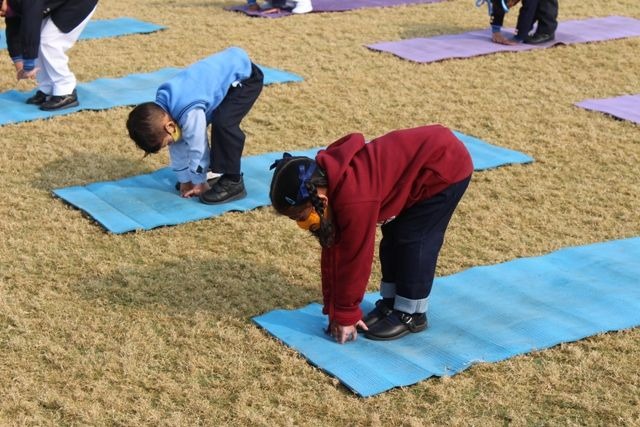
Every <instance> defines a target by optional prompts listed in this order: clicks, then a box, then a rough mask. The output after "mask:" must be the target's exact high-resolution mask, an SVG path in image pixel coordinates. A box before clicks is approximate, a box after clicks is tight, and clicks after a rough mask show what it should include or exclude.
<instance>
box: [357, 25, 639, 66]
mask: <svg viewBox="0 0 640 427" xmlns="http://www.w3.org/2000/svg"><path fill="white" fill-rule="evenodd" d="M509 31H512V30H507V32H509ZM638 36H640V20H638V19H634V18H629V17H626V16H608V17H605V18H592V19H584V20H577V21H565V22H561V23H560V24H559V25H558V29H557V31H556V37H555V40H554V41H550V42H547V43H543V44H539V45H530V44H517V45H513V46H505V45H501V44H497V43H493V42H492V41H491V31H490V30H489V29H486V30H477V31H471V32H468V33H463V34H453V35H451V34H450V35H444V36H435V37H429V38H417V39H407V40H400V41H396V42H382V43H375V44H370V45H367V47H368V48H369V49H373V50H379V51H383V52H389V53H392V54H394V55H397V56H399V57H400V58H403V59H408V60H409V61H415V62H435V61H441V60H443V59H451V58H469V57H472V56H478V55H487V54H489V53H496V52H513V51H522V50H531V49H541V48H547V47H550V46H554V45H557V44H574V43H587V42H597V41H603V40H612V39H622V38H625V37H638Z"/></svg>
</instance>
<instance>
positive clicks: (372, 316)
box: [362, 298, 393, 328]
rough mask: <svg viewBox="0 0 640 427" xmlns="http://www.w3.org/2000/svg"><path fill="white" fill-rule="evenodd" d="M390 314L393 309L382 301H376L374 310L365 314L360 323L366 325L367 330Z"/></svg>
mask: <svg viewBox="0 0 640 427" xmlns="http://www.w3.org/2000/svg"><path fill="white" fill-rule="evenodd" d="M389 299H391V298H389ZM391 313H393V308H391V307H390V306H389V304H388V303H387V302H386V301H385V300H384V299H379V300H378V301H376V308H374V309H373V310H371V311H370V312H369V313H367V315H366V316H364V318H363V319H362V321H363V322H364V323H365V325H367V328H370V327H372V326H373V325H374V324H376V323H378V322H379V321H380V320H382V319H384V318H385V317H387V316H388V315H390V314H391Z"/></svg>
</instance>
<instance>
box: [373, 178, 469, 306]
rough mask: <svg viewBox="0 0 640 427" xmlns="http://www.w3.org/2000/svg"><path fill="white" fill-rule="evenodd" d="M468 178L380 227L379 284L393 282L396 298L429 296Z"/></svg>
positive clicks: (413, 298)
mask: <svg viewBox="0 0 640 427" xmlns="http://www.w3.org/2000/svg"><path fill="white" fill-rule="evenodd" d="M469 181H471V177H469V178H467V179H465V180H463V181H460V182H458V183H456V184H453V185H451V186H449V187H448V188H446V189H445V190H443V191H442V192H440V193H438V194H436V195H435V196H433V197H431V198H429V199H427V200H424V201H422V202H419V203H417V204H415V205H413V206H411V207H410V208H409V209H407V210H405V211H404V212H402V213H401V214H400V215H398V216H397V217H396V218H395V219H394V220H393V221H391V222H388V223H387V224H384V225H383V226H382V240H381V241H380V264H381V268H382V281H383V282H388V283H395V285H396V295H399V296H401V297H404V298H408V299H412V300H419V299H423V298H426V297H428V296H429V294H430V293H431V286H432V285H433V279H434V276H435V272H436V262H437V261H438V254H439V253H440V248H441V247H442V243H443V242H444V233H445V231H446V229H447V226H448V225H449V220H450V219H451V216H452V215H453V212H454V211H455V209H456V207H457V206H458V202H459V201H460V199H461V198H462V195H463V194H464V192H465V190H466V189H467V186H468V185H469Z"/></svg>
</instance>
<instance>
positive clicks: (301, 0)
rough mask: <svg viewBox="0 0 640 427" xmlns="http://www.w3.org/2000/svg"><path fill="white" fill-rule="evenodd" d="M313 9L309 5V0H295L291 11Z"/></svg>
mask: <svg viewBox="0 0 640 427" xmlns="http://www.w3.org/2000/svg"><path fill="white" fill-rule="evenodd" d="M312 10H313V6H312V5H311V0H298V1H297V2H296V7H294V8H293V10H292V11H291V13H297V14H301V13H309V12H311V11H312Z"/></svg>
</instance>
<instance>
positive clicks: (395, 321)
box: [364, 310, 427, 341]
mask: <svg viewBox="0 0 640 427" xmlns="http://www.w3.org/2000/svg"><path fill="white" fill-rule="evenodd" d="M425 329H427V315H426V314H425V313H415V314H407V313H404V312H402V311H398V310H393V312H392V313H391V314H390V315H388V316H387V317H385V318H384V319H382V320H380V321H379V322H377V323H375V324H374V325H373V326H372V327H371V328H369V330H368V331H366V332H365V333H364V336H365V337H367V338H369V339H370V340H377V341H389V340H395V339H398V338H400V337H403V336H405V335H407V334H408V333H410V332H421V331H424V330H425Z"/></svg>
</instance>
